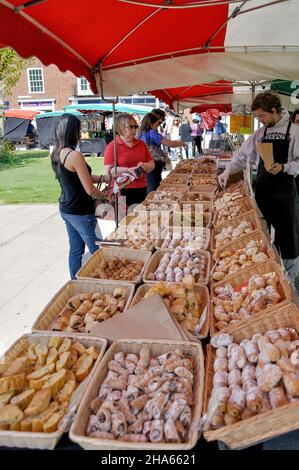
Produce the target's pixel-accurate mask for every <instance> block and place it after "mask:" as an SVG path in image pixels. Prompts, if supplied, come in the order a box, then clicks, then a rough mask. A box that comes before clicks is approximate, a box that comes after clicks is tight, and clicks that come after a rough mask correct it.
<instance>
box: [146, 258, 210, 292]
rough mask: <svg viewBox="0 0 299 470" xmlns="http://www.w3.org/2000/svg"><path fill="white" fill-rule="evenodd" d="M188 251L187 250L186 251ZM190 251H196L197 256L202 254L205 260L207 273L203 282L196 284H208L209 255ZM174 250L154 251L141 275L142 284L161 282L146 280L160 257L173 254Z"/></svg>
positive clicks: (153, 270) (156, 265)
mask: <svg viewBox="0 0 299 470" xmlns="http://www.w3.org/2000/svg"><path fill="white" fill-rule="evenodd" d="M188 251H189V250H188ZM190 251H196V252H197V253H199V254H202V255H204V256H205V258H206V260H207V272H206V276H205V282H197V283H196V284H208V283H209V279H210V270H211V254H210V253H209V252H208V251H204V250H190ZM173 252H174V250H171V249H169V250H168V249H160V250H158V251H156V253H154V254H153V255H152V256H151V259H150V260H149V262H148V263H147V266H146V269H145V271H144V275H143V282H146V283H147V282H150V283H158V282H161V281H153V280H152V279H148V276H149V274H150V273H154V272H155V271H156V269H157V267H158V265H159V263H160V261H161V259H162V257H163V256H164V255H165V253H173Z"/></svg>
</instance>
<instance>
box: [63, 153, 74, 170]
mask: <svg viewBox="0 0 299 470" xmlns="http://www.w3.org/2000/svg"><path fill="white" fill-rule="evenodd" d="M71 152H73V149H71V150H69V151H68V152H67V154H66V156H65V157H64V159H63V162H62V166H64V165H65V161H66V159H67V157H68V156H69V154H70V153H71Z"/></svg>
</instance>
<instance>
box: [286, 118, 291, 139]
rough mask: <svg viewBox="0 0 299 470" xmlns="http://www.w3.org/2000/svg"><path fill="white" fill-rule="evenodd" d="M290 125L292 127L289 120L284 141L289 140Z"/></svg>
mask: <svg viewBox="0 0 299 470" xmlns="http://www.w3.org/2000/svg"><path fill="white" fill-rule="evenodd" d="M291 125H292V121H291V119H289V124H288V127H287V132H286V135H285V139H286V140H287V139H288V138H289V134H290V128H291Z"/></svg>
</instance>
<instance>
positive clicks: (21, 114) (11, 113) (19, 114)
mask: <svg viewBox="0 0 299 470" xmlns="http://www.w3.org/2000/svg"><path fill="white" fill-rule="evenodd" d="M39 113H40V112H39V111H30V110H27V109H7V110H6V111H4V116H5V117H11V118H20V119H30V120H31V119H34V118H35V117H36V116H37V115H38V114H39Z"/></svg>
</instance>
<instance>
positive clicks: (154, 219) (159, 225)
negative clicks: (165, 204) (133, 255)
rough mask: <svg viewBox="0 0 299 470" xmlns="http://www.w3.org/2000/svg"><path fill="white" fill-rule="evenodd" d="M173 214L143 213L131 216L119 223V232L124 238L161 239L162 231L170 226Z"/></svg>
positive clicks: (163, 212) (165, 212) (164, 212)
mask: <svg viewBox="0 0 299 470" xmlns="http://www.w3.org/2000/svg"><path fill="white" fill-rule="evenodd" d="M170 217H171V212H168V211H162V212H156V211H152V212H148V211H146V212H141V213H140V214H138V215H137V214H136V213H133V214H129V215H127V216H126V217H124V218H123V219H122V220H121V222H120V223H119V227H118V231H119V233H121V234H122V238H150V239H151V240H153V239H157V238H160V233H161V231H162V229H163V228H164V227H165V226H166V227H167V226H168V225H169V220H170Z"/></svg>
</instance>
